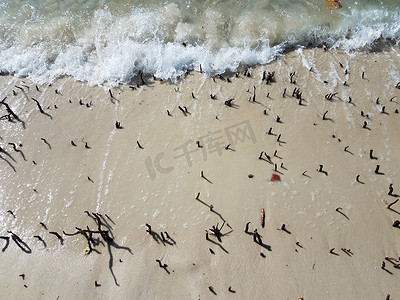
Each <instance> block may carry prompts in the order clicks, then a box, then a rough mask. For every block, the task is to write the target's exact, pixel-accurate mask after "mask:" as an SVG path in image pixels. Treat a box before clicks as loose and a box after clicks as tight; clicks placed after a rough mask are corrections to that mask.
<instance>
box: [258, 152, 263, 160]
mask: <svg viewBox="0 0 400 300" xmlns="http://www.w3.org/2000/svg"><path fill="white" fill-rule="evenodd" d="M263 153H264V151H261V153H260V156H259V157H258V159H262V155H263Z"/></svg>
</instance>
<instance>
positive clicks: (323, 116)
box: [322, 111, 328, 120]
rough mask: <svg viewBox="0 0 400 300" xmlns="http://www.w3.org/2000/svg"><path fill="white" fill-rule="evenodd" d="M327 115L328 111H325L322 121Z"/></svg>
mask: <svg viewBox="0 0 400 300" xmlns="http://www.w3.org/2000/svg"><path fill="white" fill-rule="evenodd" d="M327 113H328V111H326V112H325V113H324V115H323V116H322V120H326V114H327Z"/></svg>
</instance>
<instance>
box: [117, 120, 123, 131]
mask: <svg viewBox="0 0 400 300" xmlns="http://www.w3.org/2000/svg"><path fill="white" fill-rule="evenodd" d="M115 128H117V129H124V127H122V126H121V123H120V122H118V121H115Z"/></svg>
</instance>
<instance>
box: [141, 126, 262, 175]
mask: <svg viewBox="0 0 400 300" xmlns="http://www.w3.org/2000/svg"><path fill="white" fill-rule="evenodd" d="M196 141H198V145H197V146H196V148H193V145H194V144H195V142H194V140H193V139H189V140H187V141H186V142H184V143H183V144H182V145H180V146H178V147H176V148H174V149H173V150H172V151H173V152H174V153H176V155H175V156H174V157H173V158H174V160H176V159H181V158H183V157H184V158H185V159H186V162H187V164H188V166H189V167H192V165H193V161H192V158H191V155H192V154H193V153H195V152H198V151H202V154H203V160H204V162H206V161H207V159H208V157H209V155H212V154H214V153H217V154H218V156H221V155H222V154H223V151H224V150H225V149H227V148H226V146H227V145H231V146H235V145H238V144H239V143H244V142H246V141H251V142H252V143H253V144H255V143H256V142H257V140H256V136H255V134H254V131H253V128H252V127H251V123H250V120H246V121H243V122H240V123H236V124H233V125H231V126H228V127H225V128H224V129H220V130H217V131H208V132H207V134H206V135H203V136H201V137H199V138H198V139H197V140H196ZM190 146H191V147H190ZM164 155H165V153H164V152H160V153H158V154H157V155H156V156H155V157H154V158H152V157H150V156H148V157H147V158H146V160H145V164H146V168H147V172H148V173H149V176H150V179H151V180H154V179H155V178H156V176H157V173H160V174H169V173H171V172H172V171H173V170H174V169H175V168H174V167H173V166H165V165H164V164H163V163H162V162H161V160H162V159H163V157H164Z"/></svg>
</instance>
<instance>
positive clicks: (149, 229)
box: [145, 223, 152, 233]
mask: <svg viewBox="0 0 400 300" xmlns="http://www.w3.org/2000/svg"><path fill="white" fill-rule="evenodd" d="M145 225H146V227H147V229H146V232H148V233H151V232H152V231H151V226H150V225H149V224H147V223H146V224H145Z"/></svg>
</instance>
